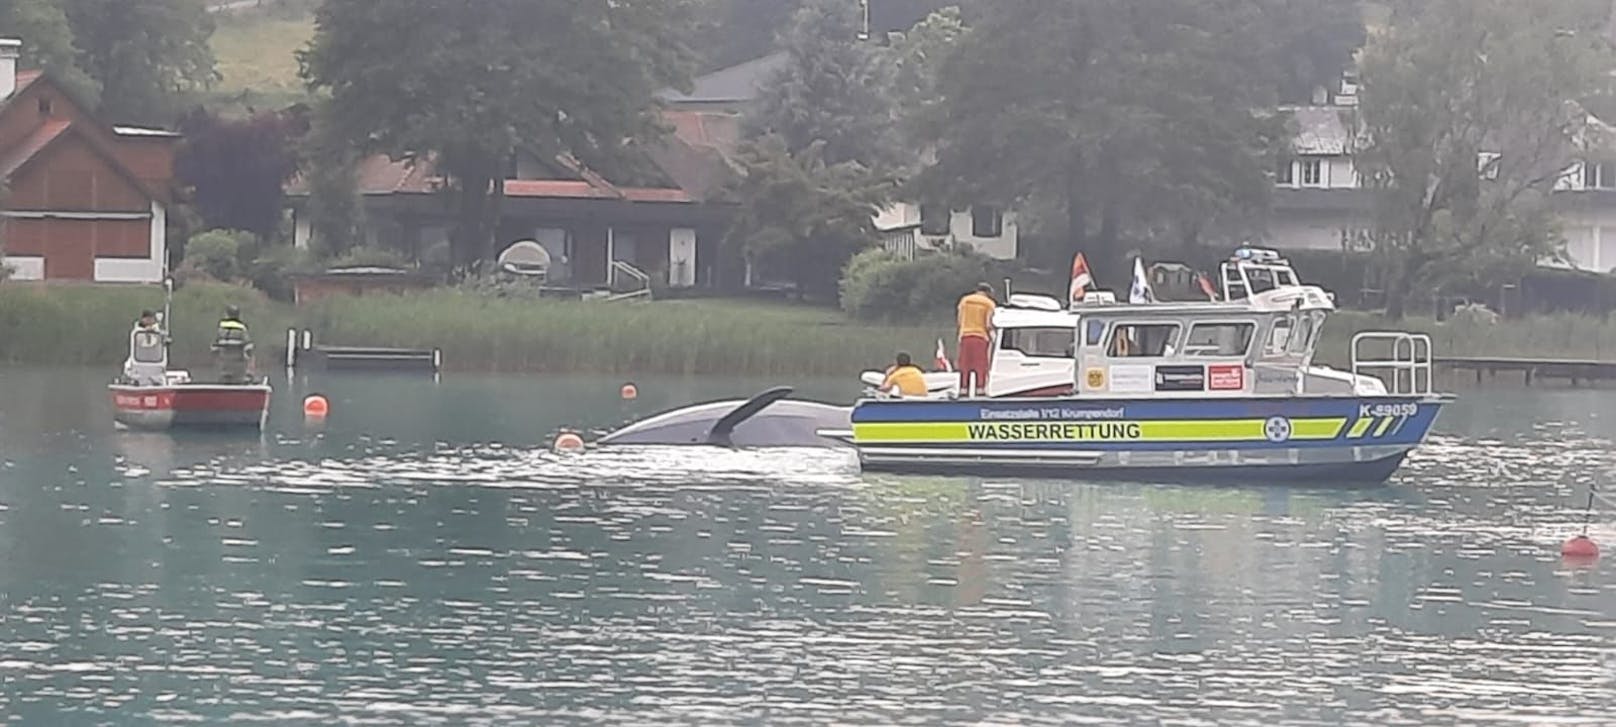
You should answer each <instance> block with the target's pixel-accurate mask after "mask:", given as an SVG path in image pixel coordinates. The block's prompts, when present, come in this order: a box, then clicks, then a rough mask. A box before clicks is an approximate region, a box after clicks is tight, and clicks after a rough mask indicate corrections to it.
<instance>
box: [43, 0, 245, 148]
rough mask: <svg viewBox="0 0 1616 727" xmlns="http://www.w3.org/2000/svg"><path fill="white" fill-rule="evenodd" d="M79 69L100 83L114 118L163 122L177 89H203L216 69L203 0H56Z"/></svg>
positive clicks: (170, 114) (173, 107)
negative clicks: (71, 38) (69, 36)
mask: <svg viewBox="0 0 1616 727" xmlns="http://www.w3.org/2000/svg"><path fill="white" fill-rule="evenodd" d="M60 2H61V4H62V9H63V10H64V11H65V12H66V16H67V20H68V23H69V24H70V25H71V27H72V29H73V45H74V47H76V48H77V49H78V63H77V65H78V67H79V68H82V69H83V70H84V72H85V73H87V74H89V76H90V77H91V78H93V79H95V80H96V81H97V82H99V83H100V85H101V110H102V112H103V113H104V114H105V115H106V116H107V117H109V118H111V119H112V120H114V121H119V122H128V123H151V124H166V123H169V122H172V121H173V120H174V118H175V116H176V115H177V114H176V112H177V110H178V109H179V105H178V104H179V102H180V101H181V100H182V94H184V93H186V92H189V91H195V90H198V89H202V88H206V87H207V86H208V85H209V84H211V83H213V81H214V80H216V79H217V77H218V73H217V72H216V71H215V70H214V63H213V49H212V47H211V46H209V44H208V42H209V39H210V38H211V37H212V36H213V17H212V16H211V15H210V14H209V13H208V11H207V0H138V1H136V2H131V0H60Z"/></svg>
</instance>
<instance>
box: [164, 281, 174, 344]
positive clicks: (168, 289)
mask: <svg viewBox="0 0 1616 727" xmlns="http://www.w3.org/2000/svg"><path fill="white" fill-rule="evenodd" d="M173 308H174V279H173V278H169V277H164V278H163V346H164V347H165V348H166V347H167V346H168V335H169V331H172V330H174V325H173V324H172V323H169V322H168V320H169V316H170V315H171V314H172V310H173Z"/></svg>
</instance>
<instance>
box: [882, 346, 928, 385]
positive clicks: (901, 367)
mask: <svg viewBox="0 0 1616 727" xmlns="http://www.w3.org/2000/svg"><path fill="white" fill-rule="evenodd" d="M894 389H896V390H897V393H898V395H899V396H925V395H926V374H925V373H924V372H922V371H921V370H920V367H919V366H916V365H915V362H914V361H913V360H911V359H910V358H909V354H907V353H899V354H898V362H897V363H896V364H894V365H893V366H892V368H890V369H887V377H886V379H884V380H882V381H881V390H882V391H892V390H894Z"/></svg>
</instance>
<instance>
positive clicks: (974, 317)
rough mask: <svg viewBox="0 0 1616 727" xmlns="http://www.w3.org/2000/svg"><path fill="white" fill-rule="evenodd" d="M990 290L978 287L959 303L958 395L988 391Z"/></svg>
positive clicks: (991, 329) (990, 319) (991, 299)
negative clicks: (973, 390) (973, 384)
mask: <svg viewBox="0 0 1616 727" xmlns="http://www.w3.org/2000/svg"><path fill="white" fill-rule="evenodd" d="M997 307H998V304H997V303H994V302H993V286H991V285H988V284H987V283H982V284H981V285H978V286H976V290H975V291H973V292H971V293H970V294H968V295H966V296H965V297H963V298H960V302H959V375H960V394H962V395H966V396H969V395H970V394H971V393H972V383H973V382H974V383H975V391H976V392H985V391H987V388H988V366H989V363H990V361H991V356H990V352H991V349H992V343H991V341H992V340H993V338H992V336H993V310H994V308H997Z"/></svg>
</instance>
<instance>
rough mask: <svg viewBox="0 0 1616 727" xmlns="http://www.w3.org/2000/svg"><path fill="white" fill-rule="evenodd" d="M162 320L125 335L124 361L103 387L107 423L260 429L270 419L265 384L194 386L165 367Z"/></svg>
mask: <svg viewBox="0 0 1616 727" xmlns="http://www.w3.org/2000/svg"><path fill="white" fill-rule="evenodd" d="M167 323H168V322H167V316H166V315H165V316H164V318H163V319H162V320H160V321H159V324H158V327H153V328H138V327H137V328H136V329H135V330H133V331H131V332H130V333H129V358H128V359H127V360H125V361H124V365H123V372H122V373H121V374H120V375H119V376H118V378H117V379H116V380H115V381H113V383H111V384H109V385H108V386H107V390H108V392H109V393H110V394H111V396H112V418H113V421H115V422H116V423H117V424H118V425H119V426H120V427H123V428H129V429H157V430H162V429H171V428H173V427H211V428H229V427H253V428H260V429H261V428H262V427H263V426H264V421H265V419H266V418H268V416H269V396H270V391H271V389H270V386H269V379H268V378H264V379H257V380H254V379H253V378H251V377H247V378H246V379H245V381H244V382H242V383H234V382H229V383H199V382H195V381H192V380H191V375H190V373H189V372H186V371H178V370H170V369H169V368H168V333H167V330H166V329H167Z"/></svg>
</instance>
